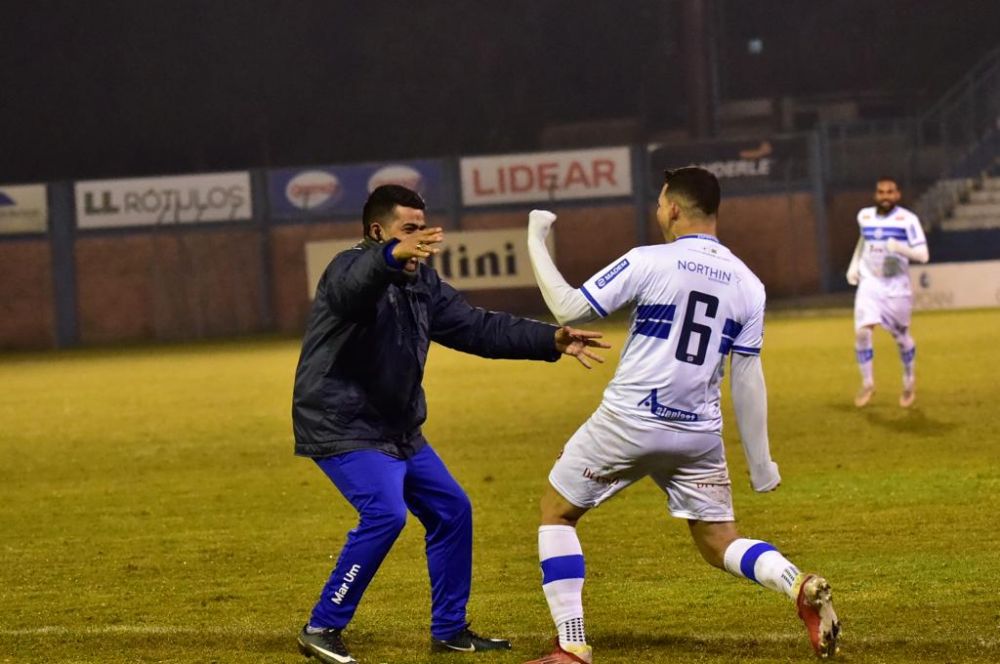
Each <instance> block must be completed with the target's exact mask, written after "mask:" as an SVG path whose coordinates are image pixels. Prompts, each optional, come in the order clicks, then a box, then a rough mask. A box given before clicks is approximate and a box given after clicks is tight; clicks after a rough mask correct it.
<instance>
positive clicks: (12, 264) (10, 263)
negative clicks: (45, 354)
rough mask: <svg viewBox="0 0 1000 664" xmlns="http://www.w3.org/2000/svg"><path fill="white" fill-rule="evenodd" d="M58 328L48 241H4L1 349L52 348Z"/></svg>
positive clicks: (0, 280)
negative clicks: (55, 331) (54, 307)
mask: <svg viewBox="0 0 1000 664" xmlns="http://www.w3.org/2000/svg"><path fill="white" fill-rule="evenodd" d="M54 329H55V312H54V309H53V291H52V251H51V248H50V246H49V241H48V238H46V237H37V236H35V237H22V238H4V239H3V241H2V242H0V348H2V349H15V348H17V349H21V348H51V347H52V346H53V345H54V344H55V336H54Z"/></svg>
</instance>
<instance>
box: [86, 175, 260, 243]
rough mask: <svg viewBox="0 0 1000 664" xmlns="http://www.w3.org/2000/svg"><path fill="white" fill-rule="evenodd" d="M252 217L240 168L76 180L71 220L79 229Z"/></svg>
mask: <svg viewBox="0 0 1000 664" xmlns="http://www.w3.org/2000/svg"><path fill="white" fill-rule="evenodd" d="M252 216H253V207H252V200H251V196H250V174H249V173H247V172H246V171H240V172H233V173H207V174H204V175H178V176H168V177H153V178H132V179H128V180H90V181H85V182H77V183H76V219H77V226H78V227H79V228H82V229H88V228H115V227H122V226H154V225H158V224H178V223H187V224H190V223H202V222H212V221H244V220H248V219H250V218H251V217H252Z"/></svg>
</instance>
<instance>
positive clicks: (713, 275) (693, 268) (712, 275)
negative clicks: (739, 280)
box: [677, 259, 733, 284]
mask: <svg viewBox="0 0 1000 664" xmlns="http://www.w3.org/2000/svg"><path fill="white" fill-rule="evenodd" d="M677 269H678V270H686V271H687V272H694V273H695V274H703V275H705V276H706V277H708V278H709V279H711V280H712V281H718V282H719V283H720V284H728V283H729V282H730V281H732V280H733V273H732V272H726V271H725V270H720V269H719V268H716V267H712V266H710V265H705V264H704V263H699V262H698V261H687V260H683V259H680V260H678V261H677Z"/></svg>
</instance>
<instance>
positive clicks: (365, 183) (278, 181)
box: [267, 159, 448, 219]
mask: <svg viewBox="0 0 1000 664" xmlns="http://www.w3.org/2000/svg"><path fill="white" fill-rule="evenodd" d="M267 181H268V194H269V196H270V203H271V216H273V217H274V218H276V219H302V218H310V217H312V218H315V217H329V216H335V215H353V216H356V217H359V218H360V216H361V208H362V207H364V204H365V201H366V200H367V199H368V194H369V193H371V191H372V190H373V189H375V188H376V187H378V186H380V185H383V184H401V185H403V186H405V187H409V188H410V189H413V190H414V191H417V192H418V193H419V194H420V195H421V196H423V197H424V201H426V202H427V209H429V210H440V209H444V208H446V207H447V204H448V202H447V201H446V199H445V197H446V195H447V194H446V191H445V186H444V166H443V162H442V161H440V160H437V159H424V160H419V161H402V162H382V163H373V164H355V165H349V166H312V167H308V166H307V167H303V168H287V169H283V170H277V171H270V172H269V173H268V175H267Z"/></svg>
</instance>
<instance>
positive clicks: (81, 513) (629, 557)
mask: <svg viewBox="0 0 1000 664" xmlns="http://www.w3.org/2000/svg"><path fill="white" fill-rule="evenodd" d="M623 328H624V325H623V324H622V323H621V322H620V321H617V322H612V323H609V324H607V325H606V326H605V328H604V329H605V330H606V333H607V335H608V337H609V339H610V340H611V341H612V343H613V344H614V345H615V348H616V350H615V352H617V349H619V348H620V347H621V342H622V340H623V332H624V329H623ZM998 329H1000V311H979V312H962V313H936V314H921V315H918V316H917V317H916V319H915V322H914V334H915V336H916V338H917V342H918V346H919V351H918V367H919V369H918V372H919V376H920V390H919V396H918V401H917V405H916V407H915V408H914V409H913V410H911V411H909V412H906V411H902V410H901V409H899V408H898V407H897V406H896V398H897V396H898V386H899V376H898V374H899V360H898V357H897V355H896V352H895V348H894V346H892V344H891V341H890V340H889V338H888V336H887V335H886V334H885V333H883V332H878V333H877V335H876V359H875V362H876V378H877V381H878V386H879V391H878V393H877V394H876V397H875V400H874V403H873V404H872V405H871V406H870V407H869V408H867V409H865V410H863V411H857V410H855V409H854V408H853V406H852V405H851V398H852V396H853V393H854V390H855V388H856V384H857V382H858V379H857V372H856V368H855V366H854V360H853V348H852V344H853V334H852V328H851V321H850V318H849V317H848V316H846V315H840V314H837V315H826V316H823V315H821V316H816V317H784V318H783V317H774V318H772V319H771V320H770V321H769V323H768V330H767V336H766V343H765V353H764V363H765V372H766V374H767V379H768V386H769V401H770V409H771V410H770V412H771V416H770V423H771V441H772V451H773V454H774V456H775V458H776V460H777V461H778V462H779V463H780V464H781V471H782V476H783V478H784V482H783V484H782V486H781V488H780V489H779V490H778V491H777V492H775V493H772V494H766V495H758V494H754V493H753V492H751V491H750V489H749V486H748V482H747V481H746V472H745V464H744V461H743V455H742V451H741V450H740V448H739V444H738V441H737V439H736V436H735V431H736V427H735V423H734V422H733V420H732V414H731V410H729V409H728V408H727V413H726V414H727V422H728V425H727V429H726V443H727V448H728V453H729V460H730V468H731V471H732V475H733V478H734V483H735V484H734V489H735V501H736V509H737V515H738V518H739V521H740V528H741V530H742V531H743V532H744V534H746V535H748V536H752V537H758V538H761V539H767V540H770V541H772V542H774V543H775V544H776V545H777V546H778V547H779V548H781V549H782V550H783V551H784V552H785V553H786V554H787V555H788V556H789V557H790V558H792V559H793V560H794V561H795V562H796V563H798V565H799V566H800V567H802V568H804V569H810V570H820V571H822V572H823V573H824V574H825V575H826V576H827V577H828V578H829V579H830V580H831V581H832V583H833V585H834V591H835V598H836V601H837V606H838V610H839V611H840V613H841V614H842V618H843V621H844V628H845V633H846V637H845V639H844V641H843V654H842V659H843V661H845V662H900V663H901V662H914V661H928V662H965V661H980V662H996V661H1000V641H998V634H1000V632H998V630H1000V604H998V602H997V590H998V588H1000V573H998V571H997V565H998V562H1000V556H998V553H997V552H998V551H1000V542H998V536H997V527H996V515H997V513H998V512H1000V497H998V496H1000V467H998V458H1000V453H998V447H1000V443H998V435H997V430H998V429H1000V409H998V408H997V407H996V404H995V401H996V396H997V393H998V389H997V388H998V378H997V376H998V373H997V371H998V369H1000V351H998V350H997V346H996V344H995V343H994V342H995V339H994V337H993V335H994V334H996V332H995V331H996V330H998ZM297 355H298V343H297V342H296V341H289V340H275V341H257V342H242V343H231V344H204V345H195V346H183V347H155V348H131V349H124V350H92V351H75V352H64V353H53V354H38V355H36V354H30V355H25V354H14V355H5V356H2V357H0V390H2V391H0V497H2V502H0V662H55V661H59V662H101V663H114V662H227V663H229V662H300V661H302V660H301V657H300V656H299V655H298V653H297V652H296V650H295V645H294V636H295V633H296V631H297V630H298V629H299V628H300V627H301V625H302V623H303V622H304V621H305V619H306V617H307V615H308V611H309V609H310V608H311V606H312V603H313V601H314V599H315V597H316V594H317V593H318V591H319V589H320V587H321V585H322V583H323V581H324V580H325V578H326V575H327V574H328V572H329V568H330V567H331V565H332V563H333V559H332V557H333V556H334V555H335V554H336V552H337V550H338V549H339V547H340V545H341V543H342V542H343V537H344V535H345V533H346V531H347V530H348V529H349V528H350V527H352V526H353V523H354V515H353V512H352V511H351V509H350V508H349V506H348V505H347V504H346V502H345V501H344V500H343V499H342V498H341V497H340V496H339V494H337V492H336V490H335V489H334V488H333V487H332V486H331V485H330V484H329V482H328V481H327V480H326V478H325V477H324V476H323V475H322V474H321V473H320V471H319V470H318V469H316V468H315V467H314V465H313V464H312V463H311V462H309V461H308V460H304V459H298V458H295V457H293V456H292V454H291V452H292V446H291V440H290V422H289V401H290V394H291V382H292V374H293V372H294V367H295V361H296V358H297ZM613 365H614V362H613V361H612V362H609V364H608V365H606V366H604V367H600V368H598V369H595V370H594V371H592V372H586V371H584V370H582V369H581V368H580V367H578V366H576V365H575V363H573V362H570V361H566V360H563V361H561V362H559V363H558V364H557V365H554V366H552V365H547V364H543V363H525V362H490V361H487V360H481V359H478V358H473V357H470V356H465V355H461V354H458V353H453V352H451V351H448V350H446V349H442V348H435V349H434V350H433V351H432V353H431V359H430V363H429V366H428V371H427V379H426V388H427V393H428V398H429V408H430V420H429V423H428V425H427V427H426V434H427V436H428V438H429V439H430V440H431V441H432V443H433V444H434V446H435V448H436V449H437V450H438V452H439V453H440V454H441V455H442V457H443V458H444V459H445V461H446V462H447V463H448V464H449V466H450V468H451V470H452V472H453V473H454V474H455V475H456V477H457V478H458V479H459V480H460V481H461V482H462V484H463V485H464V486H465V488H466V490H467V491H468V493H469V495H470V496H471V498H472V501H473V504H474V506H475V510H476V511H475V524H476V534H475V580H474V585H473V594H472V600H471V603H470V617H471V618H472V619H473V620H474V621H475V623H474V628H477V629H480V630H482V631H483V632H487V633H490V634H494V633H496V634H503V635H509V636H510V637H511V638H512V639H513V640H514V643H515V648H516V651H515V652H514V653H512V654H502V655H491V656H480V657H478V658H476V661H483V662H505V663H508V664H514V663H517V662H521V661H523V660H525V659H529V658H532V657H534V656H537V655H538V654H540V653H541V652H542V651H543V650H544V649H545V647H546V645H547V641H548V639H549V638H551V635H552V632H553V628H552V626H551V624H550V619H549V616H548V610H547V608H546V605H545V600H544V597H543V595H542V593H541V589H540V587H539V581H540V575H539V572H538V563H537V559H536V555H537V554H536V549H535V541H536V537H535V532H536V527H537V507H536V503H537V497H538V495H539V494H540V492H541V490H542V488H543V486H544V483H545V478H546V475H547V473H548V470H549V467H550V466H551V464H552V461H553V460H554V458H555V456H556V454H557V453H558V452H559V449H560V447H561V446H562V444H563V442H564V441H565V440H566V438H567V437H568V436H569V435H570V434H571V433H572V432H573V431H574V430H575V428H576V427H577V426H578V425H579V424H580V423H581V422H583V421H584V419H585V418H587V417H588V416H589V415H590V413H591V412H592V411H593V409H594V407H595V406H596V405H597V403H598V402H599V400H600V397H601V392H602V390H603V387H604V384H605V383H606V382H607V380H608V378H609V377H610V376H611V374H612V372H613ZM725 401H726V403H727V405H728V396H727V397H726V399H725ZM580 536H581V540H582V542H583V546H584V551H585V553H586V555H587V563H588V579H587V586H586V589H585V601H586V608H587V621H588V633H589V636H590V640H591V641H592V642H593V643H594V645H595V647H596V653H597V657H598V661H599V662H600V663H601V664H616V663H624V662H630V663H635V662H667V661H677V662H808V661H810V660H811V659H812V655H811V651H810V650H809V648H808V645H807V643H806V638H805V633H804V631H803V630H802V628H801V625H800V624H799V622H798V620H797V619H796V618H795V615H794V610H793V608H792V606H791V603H790V602H788V601H787V600H785V599H784V598H782V597H779V596H777V595H775V594H774V593H771V592H769V591H765V590H763V589H761V588H759V587H757V586H754V585H752V584H750V583H748V582H746V581H742V580H738V579H734V578H732V577H729V576H728V575H726V574H723V573H721V572H719V571H717V570H714V569H711V568H709V567H708V566H707V565H705V564H704V563H702V562H701V561H700V559H699V557H698V555H697V553H696V552H695V550H694V548H693V546H692V545H691V543H690V541H689V538H688V535H687V528H686V526H685V525H684V524H683V523H681V522H679V521H677V520H675V519H671V518H670V517H669V516H668V515H667V513H666V510H665V499H664V496H663V495H662V494H661V493H660V492H659V490H658V489H657V488H656V487H655V486H653V485H652V483H650V482H644V483H640V484H639V485H637V486H635V487H632V488H631V489H630V490H628V491H626V492H625V493H624V494H623V495H622V496H620V497H618V498H616V499H615V500H613V501H611V502H610V503H608V504H607V505H605V506H603V507H601V508H600V509H599V510H596V511H594V512H593V513H591V514H589V515H588V516H587V517H586V518H585V519H584V521H583V522H582V524H581V526H580ZM422 545H423V541H422V531H421V528H420V526H419V524H418V523H417V522H416V521H415V519H412V518H411V520H410V523H409V525H408V526H407V528H406V530H405V531H404V533H403V536H402V537H401V538H400V540H399V541H398V543H397V545H396V547H395V548H394V549H393V551H392V553H391V554H390V556H389V558H388V559H387V560H386V562H385V564H384V565H383V567H382V569H381V570H380V572H379V574H378V576H377V577H376V579H375V582H374V583H373V585H372V586H371V588H370V589H369V591H368V593H367V595H366V597H365V599H364V601H363V602H362V605H361V607H360V609H359V611H358V615H357V617H356V619H355V621H354V623H352V625H351V627H350V629H349V630H348V632H347V640H348V643H349V644H350V645H351V646H352V650H353V651H354V654H355V656H357V657H358V658H359V659H361V661H362V662H366V663H379V662H387V663H388V662H393V663H398V662H426V661H441V662H443V661H455V660H458V659H462V656H455V657H447V656H437V657H431V656H430V655H428V654H427V650H426V645H427V638H428V633H427V624H428V614H429V599H428V597H429V594H428V588H427V585H428V584H427V578H426V570H425V568H424V563H423V550H422Z"/></svg>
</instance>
